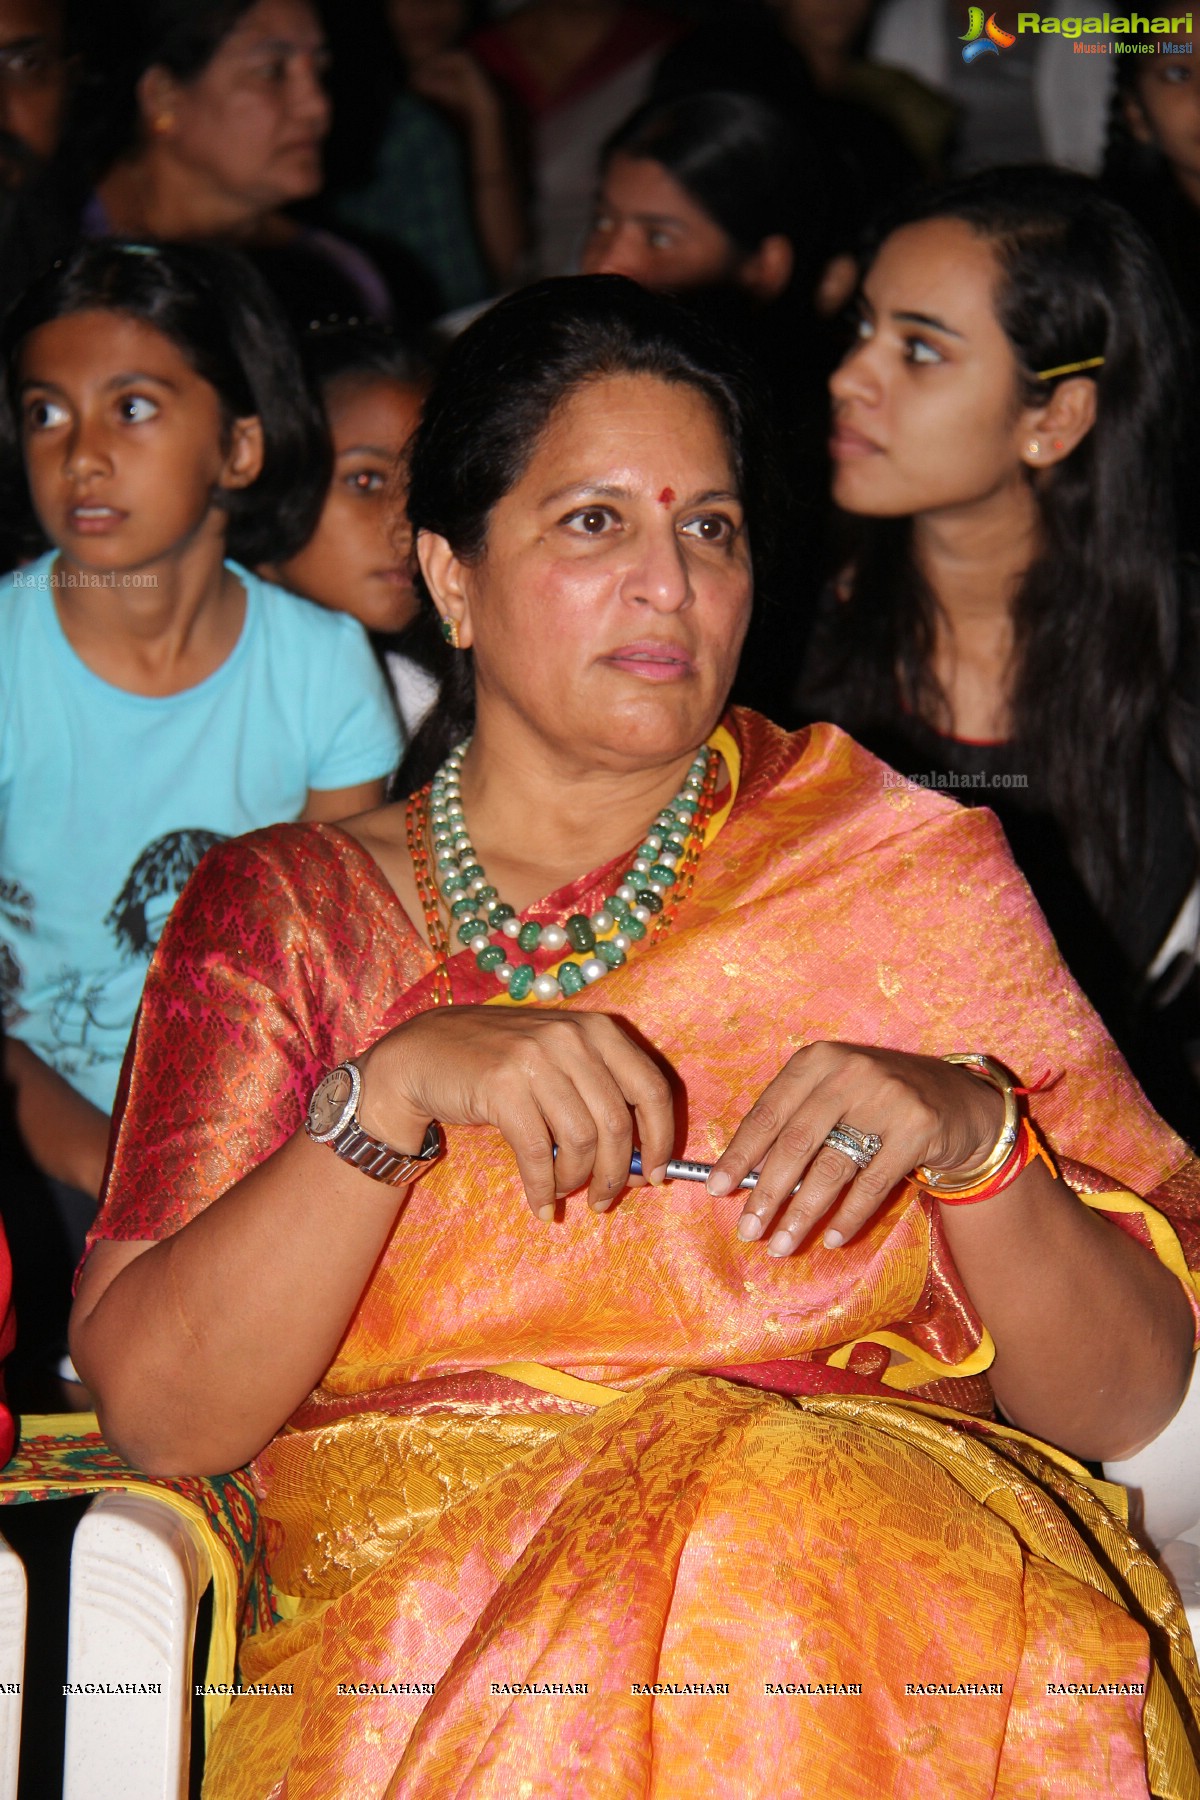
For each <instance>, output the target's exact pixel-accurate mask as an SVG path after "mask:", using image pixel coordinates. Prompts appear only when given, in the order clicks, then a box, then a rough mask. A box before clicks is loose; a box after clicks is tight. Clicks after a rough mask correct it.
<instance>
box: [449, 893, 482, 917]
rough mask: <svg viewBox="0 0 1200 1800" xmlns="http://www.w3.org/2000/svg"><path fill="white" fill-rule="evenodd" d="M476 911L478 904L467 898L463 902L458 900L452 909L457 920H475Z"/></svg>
mask: <svg viewBox="0 0 1200 1800" xmlns="http://www.w3.org/2000/svg"><path fill="white" fill-rule="evenodd" d="M476 910H477V908H476V902H475V901H474V900H468V899H467V898H466V897H465V896H464V897H463V899H461V900H456V901H455V902H454V905H453V906H452V907H451V908H450V911H451V913H452V914H453V915H454V917H455V918H456V919H470V918H473V917H474V916H475V912H476Z"/></svg>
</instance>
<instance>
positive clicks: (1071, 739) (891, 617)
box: [810, 168, 1197, 911]
mask: <svg viewBox="0 0 1200 1800" xmlns="http://www.w3.org/2000/svg"><path fill="white" fill-rule="evenodd" d="M929 219H959V220H962V221H963V222H964V223H965V224H966V225H968V226H969V227H970V228H971V230H972V231H974V232H975V233H977V234H978V236H979V237H981V238H983V239H984V240H985V241H986V242H987V243H988V244H989V245H990V246H991V247H992V249H993V251H994V253H995V257H996V261H997V263H998V265H999V283H998V287H997V292H996V313H997V317H998V319H999V322H1000V324H1001V326H1002V327H1003V329H1004V331H1005V334H1006V335H1007V337H1008V340H1009V343H1010V344H1011V346H1012V349H1013V353H1014V356H1015V358H1016V362H1017V367H1018V370H1019V372H1020V373H1019V392H1018V393H1017V394H1016V395H1015V396H1014V406H1015V407H1023V406H1029V405H1036V404H1037V403H1038V402H1045V401H1047V400H1048V399H1049V398H1050V395H1051V394H1052V392H1053V390H1054V387H1055V385H1056V383H1057V381H1059V380H1063V379H1066V378H1067V377H1066V376H1057V377H1053V378H1051V379H1050V380H1046V379H1043V378H1041V377H1040V376H1039V374H1038V371H1040V370H1054V369H1058V368H1061V367H1062V366H1063V365H1064V364H1071V363H1077V362H1081V361H1083V360H1085V359H1089V358H1092V357H1103V359H1104V361H1103V365H1102V366H1101V367H1097V368H1095V369H1091V370H1087V371H1085V372H1084V373H1086V374H1087V375H1088V376H1089V377H1090V378H1091V379H1093V380H1094V381H1095V383H1096V389H1097V393H1096V422H1095V425H1094V426H1093V428H1092V430H1091V431H1090V432H1088V434H1087V435H1086V436H1085V437H1084V438H1083V439H1082V441H1081V442H1080V443H1079V445H1078V446H1077V447H1076V448H1075V450H1073V451H1072V452H1071V454H1070V455H1069V456H1068V457H1066V458H1065V460H1064V461H1062V462H1060V463H1058V464H1057V465H1056V466H1055V467H1053V468H1052V469H1049V470H1047V471H1045V472H1043V473H1041V474H1039V475H1038V477H1037V478H1036V480H1034V478H1033V476H1032V474H1031V476H1030V479H1031V481H1033V489H1034V493H1035V495H1036V497H1037V502H1038V507H1039V511H1040V515H1041V549H1040V552H1039V554H1038V556H1037V557H1036V559H1035V561H1034V562H1033V563H1032V564H1031V566H1030V567H1029V568H1028V569H1027V570H1026V573H1025V576H1024V579H1023V581H1022V583H1021V586H1020V589H1019V591H1018V593H1017V596H1016V599H1015V603H1014V613H1013V624H1014V634H1015V637H1014V668H1015V676H1014V681H1013V692H1012V699H1011V712H1012V722H1013V741H1014V743H1015V744H1016V745H1017V746H1019V747H1020V750H1021V752H1022V761H1023V762H1024V763H1025V765H1026V766H1027V767H1028V768H1029V769H1031V770H1033V771H1035V772H1036V782H1037V785H1038V787H1039V788H1040V790H1041V793H1042V796H1043V800H1044V803H1045V805H1046V806H1047V807H1048V809H1049V811H1050V812H1051V813H1052V814H1053V815H1054V817H1055V818H1056V819H1057V820H1058V822H1059V824H1060V826H1061V827H1062V829H1063V831H1064V833H1065V835H1066V839H1067V842H1068V844H1069V846H1070V850H1071V855H1072V858H1073V860H1074V862H1075V864H1076V867H1077V868H1078V870H1079V873H1080V875H1081V876H1082V877H1083V879H1084V881H1085V883H1086V884H1087V887H1088V889H1089V890H1090V892H1091V893H1092V895H1093V897H1094V898H1095V900H1096V902H1097V904H1098V905H1099V906H1100V908H1101V910H1102V911H1111V909H1112V908H1113V907H1114V906H1115V904H1116V900H1117V895H1118V893H1119V890H1120V887H1121V884H1122V882H1123V881H1124V880H1125V879H1126V877H1127V876H1128V875H1129V874H1130V873H1131V871H1132V870H1134V869H1135V868H1136V866H1137V862H1138V858H1139V854H1140V851H1141V847H1142V832H1141V826H1142V824H1143V821H1144V795H1145V783H1146V776H1147V759H1148V757H1149V756H1150V755H1151V754H1152V752H1153V751H1154V750H1155V749H1157V750H1158V751H1159V752H1161V753H1162V754H1163V755H1164V756H1165V757H1166V759H1167V761H1168V763H1169V764H1170V765H1171V766H1172V767H1173V768H1174V770H1175V772H1176V773H1177V774H1178V775H1179V777H1180V778H1181V780H1182V782H1183V785H1184V791H1185V793H1187V794H1188V795H1189V796H1191V797H1192V799H1191V807H1190V810H1191V812H1192V814H1193V815H1194V814H1195V811H1196V808H1195V795H1196V791H1197V782H1196V770H1195V768H1194V760H1195V757H1194V752H1192V751H1191V750H1190V749H1189V745H1190V743H1193V742H1194V741H1195V713H1194V706H1193V703H1192V702H1191V701H1190V700H1189V697H1188V696H1187V694H1186V692H1184V691H1182V683H1181V680H1180V678H1179V670H1180V666H1181V659H1182V658H1184V657H1185V656H1186V657H1189V658H1190V655H1191V637H1190V623H1189V616H1188V613H1187V612H1186V611H1185V601H1184V595H1183V589H1182V584H1181V578H1180V569H1179V564H1178V558H1177V538H1176V519H1175V486H1176V479H1177V474H1178V469H1177V448H1178V443H1179V431H1180V419H1179V410H1180V409H1179V397H1180V395H1181V393H1182V391H1183V389H1184V378H1185V366H1184V365H1185V362H1186V357H1187V350H1186V341H1187V340H1186V331H1185V328H1184V326H1183V323H1182V320H1181V318H1180V316H1179V312H1178V308H1177V306H1176V303H1175V301H1174V297H1173V295H1172V293H1171V290H1170V286H1169V283H1168V281H1167V279H1166V276H1165V273H1164V271H1163V270H1162V267H1161V265H1160V263H1159V261H1158V258H1157V256H1156V254H1155V252H1154V250H1153V248H1152V246H1151V245H1150V243H1149V241H1148V239H1147V238H1146V237H1145V236H1144V235H1143V233H1142V232H1141V230H1140V229H1139V228H1138V226H1137V225H1136V224H1135V223H1134V221H1133V220H1132V219H1131V218H1130V217H1129V216H1128V214H1126V213H1125V212H1124V211H1123V209H1122V208H1120V207H1118V206H1116V205H1114V204H1113V203H1112V202H1111V201H1108V200H1106V199H1105V198H1104V197H1103V196H1102V195H1101V194H1100V193H1099V191H1098V190H1097V189H1096V188H1095V187H1094V185H1093V184H1092V183H1091V182H1089V181H1087V180H1085V179H1084V178H1083V177H1081V176H1072V175H1068V174H1065V173H1061V172H1058V171H1053V170H1049V169H1039V168H1028V169H1025V168H1021V169H1005V170H990V171H987V172H985V173H982V174H979V175H977V176H973V177H970V178H968V179H966V180H964V181H962V182H959V183H956V184H954V185H952V186H949V187H946V188H944V189H942V190H941V191H940V192H936V193H933V194H930V195H928V196H926V197H922V198H920V199H918V200H917V201H915V202H914V203H913V204H912V205H910V206H908V207H907V208H906V209H905V210H904V211H903V212H902V213H900V214H895V215H893V216H892V217H891V218H889V219H888V221H887V224H886V227H885V229H883V230H881V232H880V233H879V235H878V237H877V239H876V248H877V247H878V244H879V243H881V242H882V241H883V238H884V237H885V236H887V235H889V233H890V232H891V231H893V230H896V229H898V228H899V227H900V226H902V225H908V224H915V223H917V222H920V221H923V220H929ZM868 261H869V258H868ZM853 537H854V540H855V544H854V552H853V557H852V568H853V576H852V583H851V587H852V591H851V593H850V595H849V597H848V599H847V600H846V602H845V604H844V605H841V606H839V607H838V608H837V615H838V618H837V624H836V627H835V629H834V632H833V634H832V642H831V644H830V645H829V646H828V649H827V660H826V663H825V667H824V668H818V669H817V670H815V671H814V678H813V680H812V682H811V684H810V686H811V689H812V691H813V693H814V695H820V694H822V693H824V694H826V695H832V694H840V695H841V696H842V697H843V698H844V700H845V703H846V704H845V707H844V709H843V712H842V713H841V714H840V716H842V717H844V718H845V719H846V721H847V722H848V723H850V724H851V727H852V728H854V727H857V728H858V729H860V730H862V731H864V733H865V732H866V731H867V729H868V728H869V727H874V728H878V727H881V726H882V727H884V728H887V727H895V726H902V724H903V720H904V717H905V715H908V716H910V717H911V716H913V715H915V716H917V717H918V718H920V719H923V720H924V721H925V722H926V723H928V724H930V725H933V726H934V727H935V728H942V729H944V728H945V726H946V724H947V722H948V708H947V705H946V700H945V696H944V694H943V693H942V692H941V689H940V687H939V685H938V682H937V679H936V676H935V674H934V670H933V649H934V642H935V627H936V620H937V602H936V600H935V597H934V595H933V594H932V592H931V591H930V589H929V587H928V585H927V583H926V582H925V580H924V579H923V577H922V575H921V573H920V571H919V569H918V568H917V565H916V562H915V559H914V555H913V547H912V524H911V520H909V519H883V520H861V521H857V522H856V524H855V526H854V529H853ZM1193 829H1195V827H1194V825H1193Z"/></svg>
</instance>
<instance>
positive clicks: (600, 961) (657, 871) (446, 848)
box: [429, 738, 717, 1000]
mask: <svg viewBox="0 0 1200 1800" xmlns="http://www.w3.org/2000/svg"><path fill="white" fill-rule="evenodd" d="M470 747H471V740H470V738H468V739H467V740H466V742H465V743H462V744H459V745H458V747H457V748H456V749H454V750H452V751H451V752H450V755H449V756H448V757H447V758H446V760H445V762H444V763H443V764H442V766H441V768H440V769H439V770H438V772H437V774H436V775H435V776H434V778H433V783H432V786H431V788H430V792H429V826H430V836H431V839H432V846H433V863H434V878H435V880H436V882H437V885H438V888H439V889H440V890H441V895H442V899H443V901H444V903H445V905H446V907H447V909H448V911H449V913H450V918H451V922H452V926H453V928H454V930H455V934H456V936H457V938H458V941H459V943H460V944H463V945H465V946H466V947H467V948H468V949H470V950H471V951H473V952H474V955H475V961H476V963H477V964H478V966H479V968H480V969H482V970H483V971H484V972H485V973H487V972H489V971H490V973H491V974H493V975H494V976H495V977H496V980H497V981H498V982H499V983H500V984H501V985H502V986H503V987H506V988H507V989H508V994H509V998H510V999H512V1000H526V999H533V1000H558V999H561V998H562V997H563V995H571V994H578V993H579V992H580V991H581V990H582V989H583V988H584V987H586V986H587V985H589V984H590V983H591V982H593V981H600V980H602V979H603V977H604V976H605V975H607V974H608V973H609V971H610V970H612V969H619V968H620V967H621V965H622V963H623V962H624V961H625V959H626V957H627V956H628V954H629V952H630V950H631V949H632V948H633V945H634V944H635V943H639V942H640V941H641V940H642V939H643V938H644V937H645V936H646V933H647V931H648V930H649V929H650V927H651V924H652V921H653V920H654V918H655V916H656V914H661V913H662V911H663V904H664V901H665V900H666V899H668V898H669V897H670V894H671V889H672V888H673V887H674V886H675V884H676V882H677V881H678V879H679V871H680V864H681V863H683V862H684V861H685V859H686V858H687V857H688V854H689V849H690V850H691V852H692V856H693V858H694V855H695V845H694V843H693V840H694V839H695V838H696V836H697V834H698V831H700V830H702V823H701V821H700V820H698V819H697V814H700V813H701V812H702V801H703V798H704V795H705V790H706V787H707V788H708V790H709V792H711V788H712V783H711V780H710V775H711V774H712V772H713V771H714V769H715V764H716V759H717V753H716V751H715V750H713V749H711V748H710V747H709V746H708V745H707V744H706V745H705V746H704V748H703V749H702V750H701V751H699V752H698V753H697V755H696V757H695V759H694V760H693V762H692V765H691V767H690V769H689V770H688V772H687V777H686V779H685V780H684V784H683V786H682V787H681V788H680V790H679V792H678V793H677V794H676V796H675V798H674V799H673V800H672V801H671V804H670V805H669V806H665V807H664V808H663V810H662V811H661V812H660V813H659V814H658V815H657V816H656V818H655V820H654V822H653V824H652V825H651V827H650V829H649V831H647V833H646V836H645V839H644V841H643V842H642V843H641V844H639V845H638V848H637V850H636V851H635V853H634V856H633V859H632V862H631V863H630V866H629V868H628V870H627V871H626V873H625V874H624V875H623V876H622V878H621V880H620V882H619V883H618V885H617V888H616V891H615V893H612V894H609V895H607V896H606V898H605V901H604V905H603V906H602V907H601V908H600V910H599V911H598V912H594V913H592V914H591V915H590V917H589V915H588V914H587V913H572V914H571V916H570V917H569V918H567V919H564V920H563V921H562V923H561V924H549V925H541V924H539V923H538V922H537V921H536V920H535V919H525V920H522V919H520V918H518V916H517V912H516V909H515V908H514V907H512V906H509V905H508V904H507V903H506V902H505V901H503V900H502V899H501V898H500V895H499V893H498V892H497V890H496V888H495V887H494V886H493V885H492V883H491V882H490V881H489V880H488V877H487V871H486V870H485V869H484V866H483V864H482V863H481V862H480V860H479V857H478V854H477V853H476V850H475V846H474V845H473V844H472V842H471V838H470V834H469V833H468V831H467V827H466V820H465V818H464V816H463V803H462V766H463V761H464V759H465V757H466V754H467V751H468V750H469V749H470ZM493 932H498V933H500V935H501V936H503V937H504V938H507V939H508V940H509V943H510V945H511V949H509V948H503V947H501V945H499V944H494V943H493V942H492V941H491V937H490V935H489V934H490V933H493ZM518 949H520V950H523V951H525V952H526V954H527V955H532V954H533V953H534V952H535V951H537V950H548V951H550V952H552V953H555V952H558V951H560V950H567V949H571V950H574V951H576V952H577V953H578V954H579V956H580V957H581V958H582V960H581V961H578V962H576V961H574V960H573V959H571V958H568V959H567V960H566V961H565V962H561V963H560V964H559V965H558V967H557V969H556V970H555V971H554V972H553V973H550V971H548V970H547V971H546V972H545V973H544V974H541V975H539V974H538V973H537V972H536V970H535V969H534V966H533V964H532V963H529V962H521V961H512V960H510V958H511V956H512V955H513V954H514V953H515V951H516V950H518Z"/></svg>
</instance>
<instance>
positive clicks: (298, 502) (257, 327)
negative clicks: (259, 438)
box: [0, 239, 332, 564]
mask: <svg viewBox="0 0 1200 1800" xmlns="http://www.w3.org/2000/svg"><path fill="white" fill-rule="evenodd" d="M84 312H115V313H120V314H122V315H123V316H125V317H126V318H130V319H136V320H137V321H139V322H140V323H141V324H143V325H149V326H151V327H152V328H153V329H154V330H155V331H160V332H162V334H163V336H164V337H166V338H169V339H170V341H171V342H172V343H173V344H174V345H175V347H176V348H177V349H178V350H179V351H180V352H181V353H182V354H183V355H184V356H185V357H186V359H187V361H188V363H189V364H190V365H191V367H192V368H193V369H194V370H195V371H196V373H197V375H199V376H201V377H202V379H203V380H205V381H207V382H208V383H210V385H211V386H212V387H213V388H215V390H216V393H217V397H218V399H219V400H220V402H221V411H222V417H223V420H224V423H225V425H226V427H229V426H231V425H232V422H233V420H234V419H239V418H248V417H250V416H252V415H254V416H257V418H258V419H259V422H260V423H261V426H262V434H263V466H262V472H261V473H260V474H259V476H258V477H257V479H256V480H255V481H253V482H251V483H250V485H249V486H248V487H245V488H239V489H236V490H231V491H229V492H225V491H222V492H221V494H220V495H219V504H220V505H221V506H222V507H223V509H224V510H225V512H226V513H227V514H228V515H229V531H228V538H227V545H228V550H229V554H230V555H231V556H235V557H237V558H238V559H239V560H240V561H242V562H245V563H250V564H254V563H260V562H283V561H285V560H286V558H287V557H289V556H292V555H294V554H295V552H296V551H297V550H299V549H300V547H301V545H303V544H304V543H306V542H307V541H308V539H309V537H310V536H311V535H312V532H313V529H314V528H315V525H316V522H317V518H318V515H319V514H320V510H321V506H322V504H323V502H324V498H325V491H326V489H327V487H328V486H329V477H330V471H331V468H332V463H331V451H330V447H329V438H328V433H327V431H326V429H325V422H324V418H323V415H322V412H321V408H320V403H319V401H318V400H317V397H316V395H315V394H314V392H313V390H312V388H311V386H310V384H309V382H308V380H307V379H306V377H305V374H304V370H303V368H302V366H301V363H300V357H299V354H298V352H297V350H296V347H295V344H294V342H293V340H292V335H291V331H290V329H289V327H288V324H287V321H286V320H285V318H284V317H283V315H282V313H281V312H280V309H279V306H278V304H277V302H276V301H275V299H274V298H273V296H272V294H271V292H270V289H269V288H268V287H267V285H266V283H265V282H264V281H263V279H262V277H261V275H259V274H258V272H257V271H256V270H255V269H254V267H253V266H252V265H251V264H250V263H249V262H247V260H246V258H245V257H243V256H241V255H239V254H238V252H237V251H234V250H222V249H217V248H215V247H214V246H211V245H198V244H187V245H184V244H128V243H122V242H120V241H113V240H111V239H100V240H98V241H96V242H92V243H85V244H82V245H81V246H80V247H79V248H78V249H77V250H76V251H75V252H74V253H73V255H71V256H70V257H68V258H67V259H66V261H65V262H63V263H61V264H59V265H58V266H57V267H56V268H53V269H51V270H50V271H49V272H48V273H47V274H46V275H44V276H43V277H42V278H41V279H40V280H39V281H36V282H34V284H33V286H32V287H30V288H29V289H27V291H26V292H25V294H24V295H23V296H22V297H21V299H20V300H19V301H18V302H17V304H16V305H15V306H14V307H13V309H12V311H11V312H10V313H9V314H8V316H7V317H6V318H5V320H4V323H3V326H2V327H0V357H3V359H4V365H5V368H6V370H7V376H6V380H5V382H4V384H3V387H2V388H0V458H2V460H3V465H4V468H5V473H6V476H7V481H6V485H7V486H8V487H9V489H10V491H11V492H12V493H13V494H14V496H15V497H16V498H17V500H18V503H20V501H21V499H22V498H23V501H24V505H25V506H26V507H27V508H28V507H29V504H30V503H29V499H28V490H27V488H26V486H25V482H24V472H23V466H22V458H21V432H20V423H19V420H20V412H19V408H18V405H17V383H18V379H19V375H20V350H21V345H22V344H23V343H24V341H25V339H26V338H27V337H28V336H29V334H30V333H31V332H33V331H36V330H37V329H38V327H39V326H40V325H45V324H47V323H49V321H50V320H52V319H63V318H67V317H69V316H70V315H71V314H74V313H84Z"/></svg>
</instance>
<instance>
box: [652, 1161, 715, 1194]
mask: <svg viewBox="0 0 1200 1800" xmlns="http://www.w3.org/2000/svg"><path fill="white" fill-rule="evenodd" d="M646 1179H647V1181H648V1182H650V1184H651V1186H652V1187H661V1186H662V1184H663V1182H664V1181H665V1180H666V1179H667V1165H666V1163H659V1165H658V1167H657V1169H651V1171H650V1173H649V1175H648V1176H647V1177H646ZM710 1192H711V1189H710Z"/></svg>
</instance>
